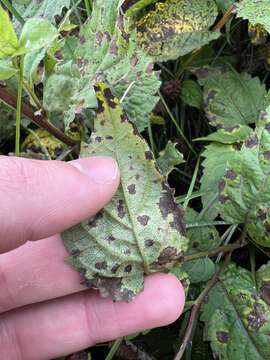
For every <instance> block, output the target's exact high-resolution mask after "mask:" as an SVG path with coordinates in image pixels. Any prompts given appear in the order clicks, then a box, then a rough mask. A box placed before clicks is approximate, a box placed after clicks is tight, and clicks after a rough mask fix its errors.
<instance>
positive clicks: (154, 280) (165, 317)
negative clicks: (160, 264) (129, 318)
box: [145, 273, 185, 327]
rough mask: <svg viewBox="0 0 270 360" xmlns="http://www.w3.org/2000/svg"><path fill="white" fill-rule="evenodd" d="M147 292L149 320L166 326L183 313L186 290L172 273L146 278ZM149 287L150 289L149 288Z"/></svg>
mask: <svg viewBox="0 0 270 360" xmlns="http://www.w3.org/2000/svg"><path fill="white" fill-rule="evenodd" d="M145 288H146V293H148V291H149V290H150V291H151V294H147V295H148V297H149V300H150V297H151V298H152V299H151V303H150V302H149V305H150V306H149V307H148V316H149V317H150V318H149V321H150V322H152V323H155V326H156V327H157V326H165V325H169V324H171V323H173V322H174V321H176V320H177V319H178V318H179V316H180V315H181V314H182V312H183V309H184V304H185V292H184V288H183V286H182V284H181V283H180V281H179V280H178V279H177V278H176V277H175V276H174V275H172V274H163V273H157V274H153V275H151V276H149V277H147V278H146V282H145ZM148 288H149V290H148Z"/></svg>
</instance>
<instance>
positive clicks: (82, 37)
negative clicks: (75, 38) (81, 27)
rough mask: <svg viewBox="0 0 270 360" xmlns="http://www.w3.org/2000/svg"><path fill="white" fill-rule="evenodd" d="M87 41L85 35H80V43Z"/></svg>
mask: <svg viewBox="0 0 270 360" xmlns="http://www.w3.org/2000/svg"><path fill="white" fill-rule="evenodd" d="M85 42H86V39H85V37H84V36H81V35H80V36H79V43H80V44H84V43H85Z"/></svg>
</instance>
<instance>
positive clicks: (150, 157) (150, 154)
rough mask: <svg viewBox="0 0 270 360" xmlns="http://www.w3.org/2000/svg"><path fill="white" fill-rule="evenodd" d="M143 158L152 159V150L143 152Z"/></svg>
mask: <svg viewBox="0 0 270 360" xmlns="http://www.w3.org/2000/svg"><path fill="white" fill-rule="evenodd" d="M145 158H146V160H153V159H154V157H153V154H152V152H151V151H146V152H145Z"/></svg>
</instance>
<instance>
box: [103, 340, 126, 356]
mask: <svg viewBox="0 0 270 360" xmlns="http://www.w3.org/2000/svg"><path fill="white" fill-rule="evenodd" d="M122 341H123V338H122V337H119V338H118V339H116V340H115V341H114V343H113V346H112V347H111V350H110V352H109V354H108V355H107V356H106V359H105V360H112V359H113V357H114V355H115V353H116V351H117V350H118V348H119V346H120V345H121V343H122Z"/></svg>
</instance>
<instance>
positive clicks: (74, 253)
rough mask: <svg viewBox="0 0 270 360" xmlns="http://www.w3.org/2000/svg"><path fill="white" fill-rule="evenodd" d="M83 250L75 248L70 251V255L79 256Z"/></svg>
mask: <svg viewBox="0 0 270 360" xmlns="http://www.w3.org/2000/svg"><path fill="white" fill-rule="evenodd" d="M80 254H81V251H80V250H79V249H74V250H72V251H71V252H70V255H72V256H74V257H78V256H80Z"/></svg>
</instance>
